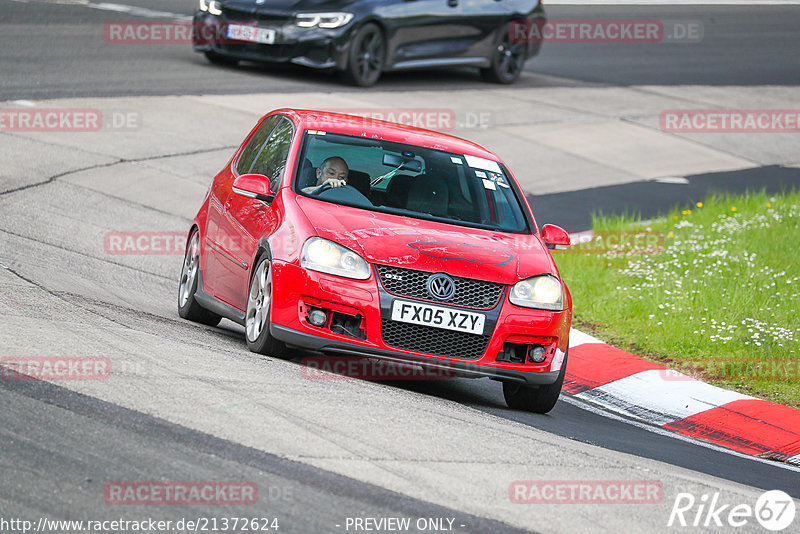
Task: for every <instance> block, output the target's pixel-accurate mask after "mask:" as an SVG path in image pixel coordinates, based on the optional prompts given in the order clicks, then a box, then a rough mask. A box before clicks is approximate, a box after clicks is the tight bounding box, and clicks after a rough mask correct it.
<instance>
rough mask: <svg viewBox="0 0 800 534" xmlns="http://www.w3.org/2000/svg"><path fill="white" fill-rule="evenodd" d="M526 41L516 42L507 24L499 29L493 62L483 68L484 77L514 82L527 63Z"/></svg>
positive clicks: (499, 81)
mask: <svg viewBox="0 0 800 534" xmlns="http://www.w3.org/2000/svg"><path fill="white" fill-rule="evenodd" d="M525 46H526V45H525V43H524V42H519V43H515V42H514V40H513V39H512V38H511V35H510V34H509V31H508V28H507V27H506V26H503V27H501V28H500V29H499V30H498V37H497V41H496V43H495V48H494V50H493V51H492V57H491V61H492V62H491V64H490V65H489V67H487V68H485V69H481V76H483V79H484V80H486V81H489V82H494V83H503V84H509V83H514V82H515V81H516V80H517V78H519V75H520V74H522V67H523V66H524V65H525V59H526V58H525Z"/></svg>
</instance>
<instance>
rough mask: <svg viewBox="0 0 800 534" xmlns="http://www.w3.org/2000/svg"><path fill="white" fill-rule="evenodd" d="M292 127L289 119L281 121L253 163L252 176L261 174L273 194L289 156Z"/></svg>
mask: <svg viewBox="0 0 800 534" xmlns="http://www.w3.org/2000/svg"><path fill="white" fill-rule="evenodd" d="M292 133H294V126H293V125H292V121H290V120H289V119H283V120H282V121H281V122H280V123H279V124H278V126H277V127H276V128H275V129H274V130H273V131H272V135H270V137H269V139H268V140H267V142H266V143H265V144H264V147H263V148H262V150H261V152H260V153H259V154H258V155H257V156H256V159H255V161H254V162H253V166H252V170H250V172H252V173H254V174H263V175H264V176H266V177H267V178H269V187H270V190H271V191H273V192H275V191H276V190H277V189H278V186H279V185H280V183H281V178H282V177H283V171H284V169H285V168H286V158H287V157H288V156H289V147H290V146H291V144H292Z"/></svg>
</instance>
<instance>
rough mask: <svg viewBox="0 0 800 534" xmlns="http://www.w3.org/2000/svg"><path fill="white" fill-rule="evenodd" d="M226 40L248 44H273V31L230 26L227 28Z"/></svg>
mask: <svg viewBox="0 0 800 534" xmlns="http://www.w3.org/2000/svg"><path fill="white" fill-rule="evenodd" d="M228 39H233V40H235V41H248V42H250V43H261V44H273V43H274V42H275V30H273V29H272V28H259V27H257V26H242V25H239V24H231V25H229V26H228Z"/></svg>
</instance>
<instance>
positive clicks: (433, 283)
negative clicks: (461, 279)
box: [425, 274, 456, 300]
mask: <svg viewBox="0 0 800 534" xmlns="http://www.w3.org/2000/svg"><path fill="white" fill-rule="evenodd" d="M425 289H427V290H428V295H430V296H431V297H433V298H435V299H436V300H449V299H450V298H452V296H453V295H455V293H456V283H455V282H454V281H453V279H452V278H450V277H449V276H447V275H446V274H434V275H432V276H430V277H429V278H428V282H427V283H426V284H425Z"/></svg>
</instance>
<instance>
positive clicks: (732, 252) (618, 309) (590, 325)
mask: <svg viewBox="0 0 800 534" xmlns="http://www.w3.org/2000/svg"><path fill="white" fill-rule="evenodd" d="M594 230H595V232H597V233H598V234H600V235H603V236H606V235H612V236H616V235H619V234H620V233H622V234H623V235H626V236H628V237H631V236H632V235H634V234H636V233H641V235H640V236H639V238H638V239H639V240H640V242H639V245H638V246H634V247H628V248H627V249H625V247H623V248H622V249H619V250H614V249H611V248H609V246H608V243H609V240H608V239H607V238H605V237H604V238H602V239H601V240H600V241H598V242H595V243H593V244H587V245H581V246H576V247H572V249H570V251H568V252H566V253H558V254H555V259H556V263H557V264H558V267H559V269H560V270H561V274H562V276H563V277H564V280H565V281H566V283H567V285H568V286H569V289H570V291H571V292H572V299H573V311H574V317H575V326H576V327H578V328H581V329H583V330H585V331H587V332H589V333H592V334H594V335H596V336H597V337H599V338H601V339H603V340H604V341H607V342H609V343H611V344H614V345H616V346H618V347H620V348H623V349H626V350H628V351H630V352H633V353H634V354H638V355H641V356H644V357H646V358H648V359H651V360H654V361H658V362H660V363H662V364H665V365H667V366H668V367H670V368H672V369H676V370H678V371H681V372H683V373H685V374H689V375H692V376H696V377H698V378H702V379H704V380H707V381H710V382H713V383H716V384H717V385H719V386H722V387H727V388H729V389H735V390H738V391H741V392H744V393H747V394H750V395H754V396H757V397H761V398H764V399H767V400H771V401H774V402H778V403H782V404H788V405H792V406H800V377H798V371H800V193H788V194H784V195H773V196H769V195H766V194H763V193H762V194H750V195H746V196H712V197H710V198H708V199H706V201H705V202H704V203H700V204H699V205H697V206H692V207H691V208H687V207H684V208H683V209H676V210H673V212H671V213H670V214H669V215H668V216H667V217H665V218H662V219H658V220H653V221H645V222H642V221H638V220H636V218H635V217H614V218H603V217H596V218H595V220H594ZM604 232H610V234H604ZM648 239H649V240H650V241H649V243H650V244H652V242H653V240H657V241H658V244H659V245H660V246H659V247H656V248H655V249H653V248H652V247H650V248H649V249H648V248H647V247H646V246H644V245H642V243H644V244H647V243H648V241H647V240H648ZM626 250H627V252H626Z"/></svg>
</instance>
